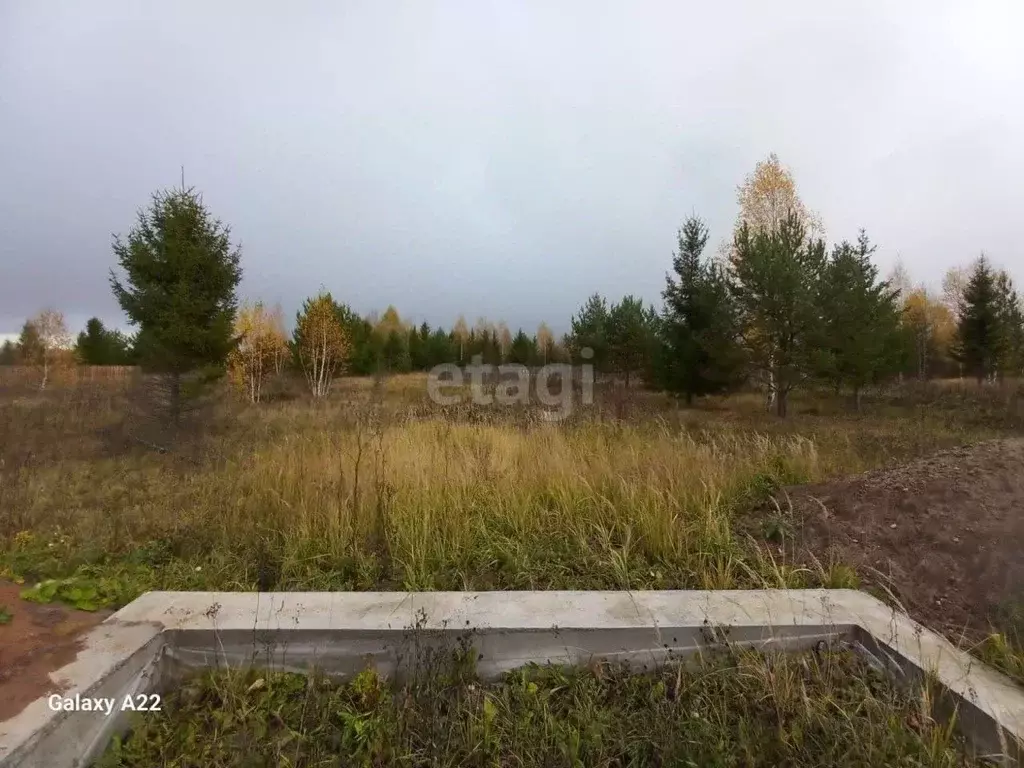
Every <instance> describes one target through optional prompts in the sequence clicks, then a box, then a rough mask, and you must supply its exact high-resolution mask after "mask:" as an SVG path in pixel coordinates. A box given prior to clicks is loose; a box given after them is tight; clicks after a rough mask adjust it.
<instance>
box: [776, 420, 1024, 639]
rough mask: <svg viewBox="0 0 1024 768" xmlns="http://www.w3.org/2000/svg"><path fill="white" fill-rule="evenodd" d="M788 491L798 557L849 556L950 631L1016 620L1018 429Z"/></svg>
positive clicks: (1020, 523)
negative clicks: (1011, 434) (1013, 435)
mask: <svg viewBox="0 0 1024 768" xmlns="http://www.w3.org/2000/svg"><path fill="white" fill-rule="evenodd" d="M787 492H788V495H789V498H790V500H791V502H792V508H793V511H794V513H795V515H796V519H797V520H798V521H802V525H801V526H799V531H798V533H797V536H796V538H795V547H794V550H793V555H794V557H796V558H797V559H798V560H803V561H806V560H808V559H809V558H808V554H807V553H808V552H810V553H813V554H814V555H815V556H816V557H818V558H819V559H821V560H822V561H823V562H828V558H829V557H830V556H832V557H834V558H835V560H836V561H838V562H845V563H848V564H850V565H853V566H854V567H855V568H856V569H857V571H858V574H859V575H860V576H861V578H862V579H863V580H864V581H866V582H867V583H868V584H875V585H879V586H885V587H886V588H887V589H889V590H891V592H892V593H893V595H894V596H895V597H896V598H897V599H898V600H899V601H900V602H901V603H902V604H903V606H904V607H905V608H906V610H907V611H908V612H909V613H910V614H911V616H913V617H914V618H916V619H917V620H918V621H921V622H922V623H923V624H925V625H926V626H928V627H930V628H932V629H935V630H939V631H942V632H944V633H945V634H946V635H947V636H950V637H951V639H955V638H959V637H960V636H961V635H962V634H963V633H964V632H965V630H966V635H967V637H968V638H969V639H972V640H973V639H976V638H978V637H979V636H980V634H982V633H986V632H988V631H990V629H991V627H992V626H993V625H995V626H996V627H997V628H998V629H999V630H1000V631H1006V629H1007V627H1008V626H1012V625H1015V627H1014V628H1016V629H1017V630H1018V631H1022V630H1024V439H1016V438H1015V439H1009V440H998V441H992V442H987V443H982V444H979V445H975V446H969V447H965V448H957V449H953V450H949V451H942V452H940V453H937V454H935V455H933V456H930V457H928V458H925V459H920V460H918V461H915V462H912V463H910V464H907V465H905V466H902V467H898V468H895V469H887V470H879V471H875V472H869V473H866V474H863V475H857V476H854V477H849V478H843V479H841V480H838V481H834V482H830V483H825V484H821V485H815V486H802V487H797V488H790V489H787ZM780 503H782V504H783V505H784V504H785V503H786V500H785V497H780ZM1022 634H1024V633H1022Z"/></svg>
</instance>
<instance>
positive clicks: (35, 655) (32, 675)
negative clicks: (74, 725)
mask: <svg viewBox="0 0 1024 768" xmlns="http://www.w3.org/2000/svg"><path fill="white" fill-rule="evenodd" d="M21 590H22V587H19V586H18V585H16V584H11V583H9V582H5V581H0V606H6V608H7V611H8V612H9V613H10V614H11V620H10V622H8V623H7V624H3V625H0V722H3V721H4V720H7V719H8V718H11V717H14V715H16V714H18V713H19V712H21V710H23V709H24V708H25V707H27V706H28V705H29V704H30V703H32V702H33V701H34V700H35V699H37V698H39V697H40V696H42V695H43V694H46V693H52V692H56V691H58V690H59V688H58V686H57V685H55V684H54V683H53V681H51V680H50V673H51V672H53V671H55V670H57V669H60V668H61V667H63V666H64V665H65V664H67V663H69V662H71V661H74V659H75V657H76V656H77V655H78V652H79V650H81V644H82V640H81V636H82V634H83V633H85V632H86V630H89V629H91V628H92V627H94V626H96V625H97V624H99V623H100V622H101V621H103V620H104V619H105V618H107V616H109V615H110V611H96V612H95V613H87V612H85V611H76V610H73V609H70V608H66V607H64V606H61V605H39V604H37V603H30V602H28V601H25V600H22V599H21V598H19V597H18V593H19V592H21Z"/></svg>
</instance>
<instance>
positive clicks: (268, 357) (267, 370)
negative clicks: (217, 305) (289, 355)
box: [228, 301, 288, 403]
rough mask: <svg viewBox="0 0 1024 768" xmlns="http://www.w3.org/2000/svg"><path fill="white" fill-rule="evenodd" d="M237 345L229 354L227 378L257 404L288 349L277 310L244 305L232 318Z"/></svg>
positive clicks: (279, 313)
mask: <svg viewBox="0 0 1024 768" xmlns="http://www.w3.org/2000/svg"><path fill="white" fill-rule="evenodd" d="M235 334H236V336H237V337H238V345H237V346H236V347H235V348H234V349H233V350H232V351H231V353H230V354H229V355H228V375H229V377H230V379H231V381H232V383H233V384H234V385H235V386H236V387H238V389H240V390H241V391H242V392H244V393H245V397H246V399H248V400H249V402H251V403H258V402H259V401H260V398H261V396H262V393H263V384H264V382H265V381H266V379H267V377H268V376H269V375H270V374H271V373H273V372H278V371H280V369H281V366H282V365H283V362H282V361H283V358H284V355H285V353H286V352H287V349H288V342H287V338H286V336H285V334H284V323H283V320H282V318H281V312H280V307H275V309H274V310H271V311H268V310H267V309H266V308H265V307H264V306H263V302H261V301H257V302H256V303H255V304H249V303H245V304H243V305H242V307H241V308H240V309H239V311H238V315H237V316H236V318H235Z"/></svg>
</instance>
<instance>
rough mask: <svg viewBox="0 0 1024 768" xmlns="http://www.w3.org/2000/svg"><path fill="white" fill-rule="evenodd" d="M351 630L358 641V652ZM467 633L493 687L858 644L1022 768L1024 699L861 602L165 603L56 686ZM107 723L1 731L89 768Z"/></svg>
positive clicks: (741, 596)
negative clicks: (705, 654) (939, 691)
mask: <svg viewBox="0 0 1024 768" xmlns="http://www.w3.org/2000/svg"><path fill="white" fill-rule="evenodd" d="M417 630H418V631H417ZM337 632H345V642H344V643H338V640H337V635H336V634H335V633H337ZM467 632H469V633H471V634H472V635H473V642H474V644H475V645H476V646H477V647H478V649H479V650H480V652H481V654H482V655H483V659H482V661H481V673H482V674H484V675H485V676H490V675H497V674H499V673H500V672H503V671H505V670H506V669H510V668H513V667H515V666H520V665H521V664H523V663H527V662H529V661H538V662H544V661H547V660H550V661H554V662H557V663H581V662H585V661H587V660H588V659H590V658H593V657H595V656H596V657H601V658H613V659H629V660H641V661H645V660H647V659H650V661H651V662H652V663H654V664H658V663H661V662H662V661H663V660H664V659H665V658H666V657H667V656H669V655H671V654H679V655H686V654H689V653H693V652H694V651H699V650H701V649H704V648H711V647H715V646H716V645H721V644H723V643H729V644H738V645H744V646H754V647H764V648H767V647H774V648H785V649H797V648H806V647H811V646H813V645H815V644H816V643H818V642H821V641H826V642H833V641H835V640H837V639H845V640H846V641H850V642H852V643H853V644H854V645H856V646H857V647H859V648H862V649H864V650H865V651H866V652H869V653H870V654H871V655H872V656H873V657H876V658H882V659H884V660H885V661H886V664H887V666H888V667H889V668H890V669H899V670H903V672H904V673H905V674H921V673H922V672H921V671H922V670H924V671H925V672H927V673H928V674H929V675H931V676H933V678H934V679H935V680H936V681H937V682H939V683H941V684H942V686H944V687H945V688H946V689H947V690H948V691H950V692H951V693H952V694H953V695H954V697H955V698H956V700H958V701H959V702H960V704H959V705H958V708H959V712H958V716H960V717H961V719H962V721H963V722H964V726H965V728H966V729H969V730H970V731H971V734H970V735H971V739H972V741H975V742H976V743H975V748H976V749H978V750H979V751H981V752H983V753H986V754H991V755H997V754H998V755H1001V756H1002V759H1003V761H1004V762H1006V763H1007V764H1012V763H1013V762H1014V761H1015V759H1016V758H1017V756H1018V755H1019V753H1020V744H1021V740H1022V737H1024V692H1022V690H1021V689H1020V688H1019V687H1018V686H1016V685H1015V684H1014V683H1013V682H1012V681H1010V680H1009V679H1008V678H1006V677H1005V676H1003V675H1002V674H1000V673H998V672H997V671H995V670H993V669H991V668H990V667H988V666H986V665H984V664H982V663H981V662H980V661H978V660H976V659H974V658H973V657H971V656H970V655H969V654H967V653H965V652H963V651H960V650H959V649H957V648H955V647H954V646H953V645H952V644H950V643H949V642H948V641H946V640H945V639H944V638H942V637H940V636H939V635H937V634H936V633H934V632H932V631H930V630H928V629H927V628H925V627H922V626H921V625H919V624H917V623H916V622H914V621H913V620H911V619H910V618H909V617H908V616H907V615H906V614H903V613H901V612H899V611H896V610H894V609H892V608H890V607H888V606H886V605H885V604H884V603H882V602H881V601H879V600H877V599H875V598H874V597H871V596H870V595H867V594H865V593H862V592H858V591H855V590H727V591H649V592H586V591H547V592H425V593H406V592H349V593H326V592H292V593H285V592H281V593H244V592H152V593H147V594H145V595H142V596H141V597H139V598H138V599H137V600H135V601H134V602H133V603H131V604H130V605H128V606H126V607H125V608H123V609H122V610H121V611H119V612H118V613H116V614H115V615H114V616H112V617H110V618H109V619H107V621H106V622H104V623H103V624H101V625H100V626H99V627H97V628H96V629H94V630H93V631H92V632H91V633H90V634H89V635H88V636H87V638H86V645H85V648H84V650H83V651H82V653H80V654H79V656H78V658H77V659H76V660H75V661H74V662H72V664H69V665H68V666H67V667H64V668H62V669H61V670H58V671H57V672H55V673H54V674H53V675H52V678H53V679H54V682H55V683H56V684H58V685H60V686H62V687H63V689H64V690H65V691H66V693H65V695H68V696H73V695H74V693H76V692H80V693H81V695H83V696H86V695H100V694H99V693H96V692H97V691H108V692H109V691H117V692H118V693H117V694H116V695H119V696H120V695H122V694H123V691H125V690H128V689H129V688H130V689H132V690H140V691H142V690H150V689H151V688H152V687H153V686H155V685H157V684H158V683H159V680H158V679H157V677H159V675H157V676H154V675H153V674H152V670H153V669H156V668H159V669H160V670H161V674H163V675H168V674H169V675H171V676H174V675H175V674H183V673H184V672H186V671H188V670H191V669H195V668H197V667H203V666H210V665H214V664H215V665H219V666H220V665H223V666H231V667H236V666H246V665H249V664H261V665H262V664H266V665H271V666H273V667H275V668H282V669H305V668H308V667H309V666H310V665H311V664H316V665H317V666H320V667H326V668H327V669H328V671H331V672H336V673H341V674H343V673H347V672H350V671H355V669H357V668H360V667H361V666H362V665H365V663H366V659H367V658H369V659H371V660H372V661H373V662H374V663H375V664H376V665H378V666H379V667H381V668H382V669H383V670H384V671H390V670H391V669H395V668H397V664H398V663H400V662H399V661H397V660H396V649H398V648H399V647H400V646H401V644H402V643H403V642H407V641H408V638H409V637H410V633H411V634H412V636H414V637H431V638H434V639H443V638H453V637H456V636H458V635H463V634H466V633H467ZM103 695H109V694H103ZM97 722H98V721H97V717H96V715H95V713H88V712H79V713H64V712H59V713H55V712H52V711H50V709H49V707H48V704H47V701H46V697H41V698H40V699H39V700H37V701H36V702H34V703H33V704H32V705H30V706H29V707H28V708H27V709H26V710H24V711H23V712H22V713H20V714H19V715H18V716H16V717H15V718H13V719H12V720H8V721H6V722H3V723H0V768H15V767H17V768H26V767H27V766H36V765H40V766H42V765H46V766H53V767H54V768H60V767H61V766H73V765H86V764H88V763H87V762H86V760H87V759H90V758H91V757H93V756H94V755H95V753H96V751H97V750H101V749H102V748H103V745H104V744H105V743H106V740H107V739H109V737H110V735H112V734H113V733H115V732H118V729H119V728H120V727H121V723H122V722H123V718H115V717H111V718H109V719H108V720H106V721H102V722H101V723H100V725H101V726H102V727H99V726H98V725H97ZM58 726H60V733H59V735H58V733H57V731H56V730H55V729H56V728H57V727H58ZM76 729H77V730H76ZM76 736H77V737H78V738H76ZM60 743H64V744H67V745H70V746H68V747H65V748H62V747H60ZM83 746H84V749H83ZM69 749H73V750H74V754H73V755H72V754H71V753H70V752H69V751H68V750H69Z"/></svg>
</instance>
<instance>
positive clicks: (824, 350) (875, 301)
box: [820, 230, 903, 410]
mask: <svg viewBox="0 0 1024 768" xmlns="http://www.w3.org/2000/svg"><path fill="white" fill-rule="evenodd" d="M874 252H875V246H873V245H872V244H871V242H870V240H869V239H868V236H867V233H866V232H864V230H861V232H860V235H859V237H858V238H857V244H856V245H853V244H851V243H849V242H845V241H844V242H842V243H840V244H839V245H837V246H836V247H835V248H834V249H833V251H832V256H831V258H830V259H829V260H828V263H827V264H826V265H825V268H824V272H823V279H822V281H821V293H820V300H821V317H822V328H821V349H820V352H821V359H820V371H821V374H822V375H823V377H824V378H825V379H827V380H829V381H831V382H832V383H833V384H834V385H835V387H836V388H837V389H841V388H843V387H848V388H849V389H850V391H851V392H852V394H853V398H854V403H855V406H856V408H857V409H858V410H859V409H860V405H861V393H862V392H863V390H864V388H865V387H867V386H868V385H870V384H874V383H877V382H879V381H881V380H882V379H884V378H886V377H887V376H889V375H894V374H895V373H897V372H898V370H899V367H900V363H901V362H902V360H903V356H902V347H901V345H902V344H903V337H902V336H901V334H900V305H899V292H898V291H897V290H896V289H894V288H891V287H890V286H889V284H888V283H887V282H885V281H879V279H878V268H877V267H876V266H875V265H874V264H873V263H872V260H871V256H872V254H873V253H874Z"/></svg>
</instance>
